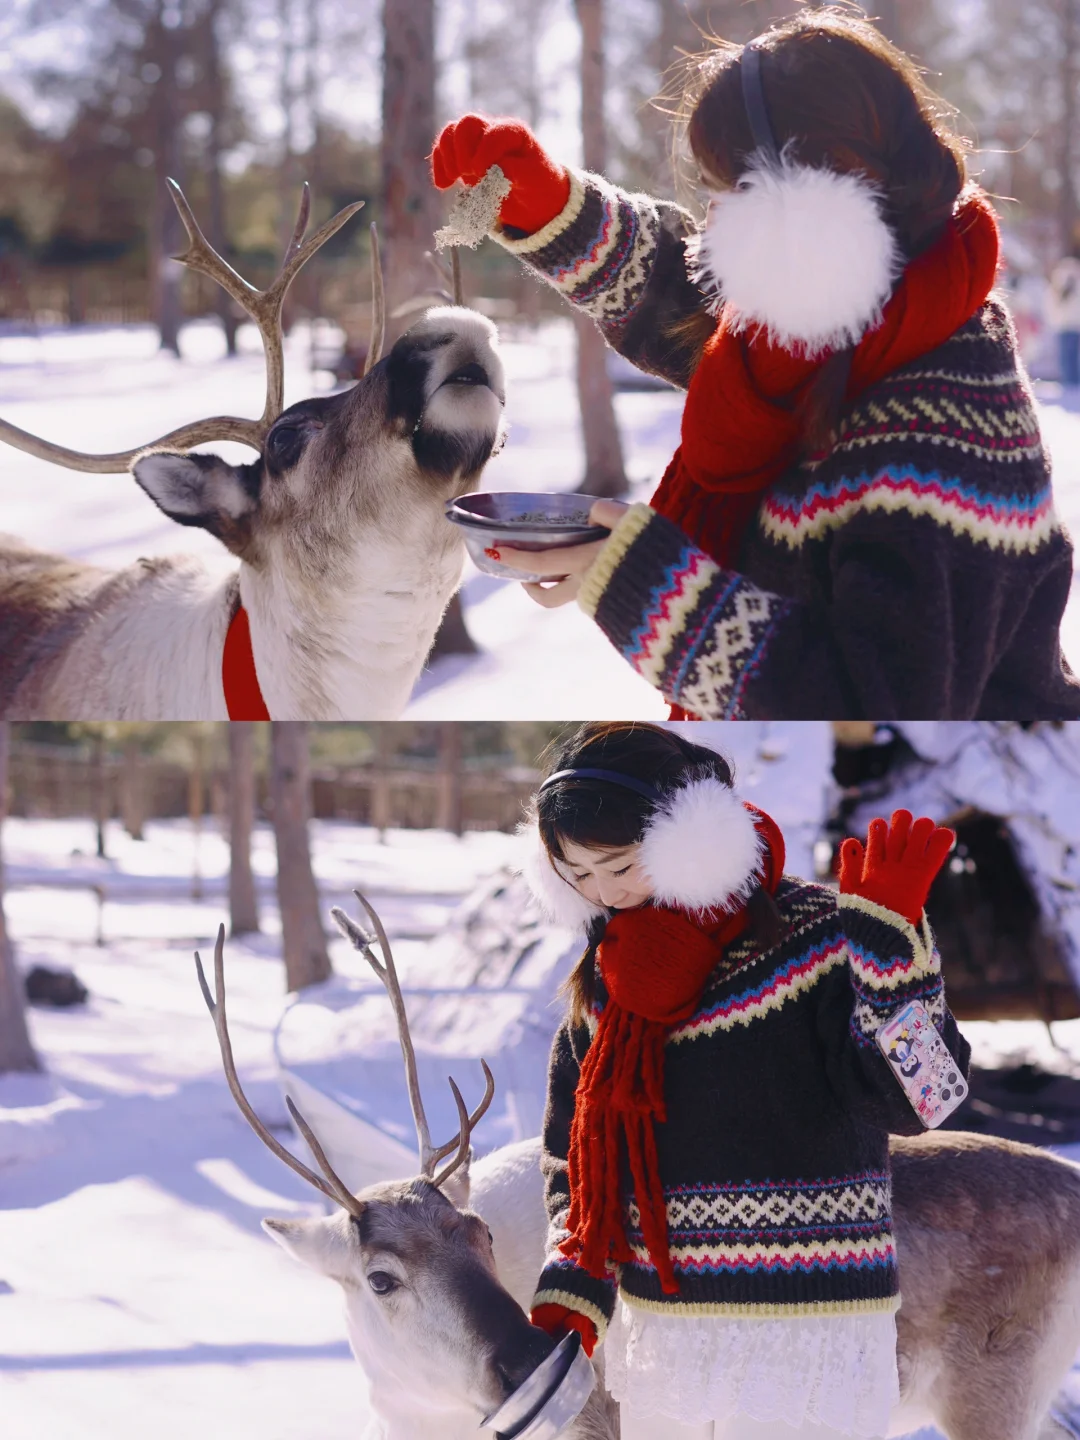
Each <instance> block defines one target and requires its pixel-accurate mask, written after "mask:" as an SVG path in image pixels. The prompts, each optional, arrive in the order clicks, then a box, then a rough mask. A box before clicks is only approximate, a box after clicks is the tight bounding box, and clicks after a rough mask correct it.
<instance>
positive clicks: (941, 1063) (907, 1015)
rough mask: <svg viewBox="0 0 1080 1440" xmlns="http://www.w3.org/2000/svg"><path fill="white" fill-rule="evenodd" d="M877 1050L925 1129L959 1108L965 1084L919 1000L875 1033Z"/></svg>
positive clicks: (898, 1012)
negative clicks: (883, 1057) (887, 1063)
mask: <svg viewBox="0 0 1080 1440" xmlns="http://www.w3.org/2000/svg"><path fill="white" fill-rule="evenodd" d="M877 1043H878V1048H879V1049H880V1051H881V1053H882V1054H883V1055H884V1056H885V1059H886V1060H887V1061H888V1062H889V1069H890V1070H891V1071H892V1072H893V1074H894V1075H895V1076H896V1078H897V1080H898V1081H899V1082H900V1085H901V1088H902V1089H903V1091H904V1094H905V1095H906V1096H907V1097H908V1099H909V1100H910V1101H911V1108H912V1109H913V1110H914V1111H915V1113H916V1115H918V1117H919V1119H920V1120H921V1121H922V1123H923V1124H924V1125H925V1126H926V1128H927V1129H928V1130H933V1129H935V1128H936V1127H937V1126H938V1125H940V1124H941V1122H942V1121H943V1120H946V1119H948V1117H949V1116H950V1115H951V1114H952V1113H953V1111H954V1110H955V1109H956V1108H957V1106H959V1105H962V1104H963V1103H964V1101H965V1100H966V1099H967V1096H968V1085H967V1081H966V1080H965V1079H964V1076H963V1073H962V1072H961V1070H960V1066H959V1065H958V1064H957V1063H956V1061H955V1060H954V1059H953V1057H952V1055H951V1054H950V1053H949V1050H948V1047H947V1046H946V1044H945V1041H944V1040H942V1038H941V1036H940V1035H939V1034H938V1032H937V1029H936V1028H935V1026H934V1022H933V1020H931V1018H930V1012H929V1011H928V1010H927V1008H926V1006H925V1005H923V1004H922V1002H921V1001H919V1000H912V1001H909V1003H908V1004H907V1005H904V1006H902V1007H901V1008H900V1009H899V1010H898V1011H897V1012H896V1014H895V1015H893V1016H892V1017H891V1018H890V1019H889V1020H888V1021H887V1022H886V1023H885V1024H884V1025H883V1026H882V1027H881V1029H880V1030H879V1031H878V1034H877Z"/></svg>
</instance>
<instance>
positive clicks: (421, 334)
mask: <svg viewBox="0 0 1080 1440" xmlns="http://www.w3.org/2000/svg"><path fill="white" fill-rule="evenodd" d="M169 183H170V186H171V193H172V196H173V200H174V201H175V203H176V206H177V208H178V210H179V212H180V215H181V218H182V220H183V222H184V226H185V228H186V230H187V234H188V245H187V248H186V250H185V251H184V253H183V254H182V255H180V256H178V257H177V258H178V259H179V260H180V261H181V262H182V263H183V264H185V265H187V266H188V267H189V268H191V269H193V270H197V271H200V272H201V273H202V274H204V275H207V276H209V277H210V278H211V279H212V280H214V281H216V282H217V283H218V284H219V285H221V286H222V288H223V289H225V290H226V291H227V292H228V294H229V295H230V296H231V297H232V298H233V299H234V300H235V301H236V302H237V304H239V305H240V307H241V308H242V309H243V310H244V311H245V312H246V313H247V314H248V315H249V316H250V317H251V319H252V320H254V322H255V323H256V325H257V326H258V328H259V332H260V334H261V336H262V339H263V345H264V349H265V352H266V400H265V404H264V407H263V413H262V415H261V416H260V418H259V419H258V420H243V419H237V418H236V417H233V416H215V417H211V418H209V419H206V420H200V421H196V422H194V423H193V424H190V425H185V426H182V427H181V428H180V429H179V430H175V431H172V432H170V433H169V434H168V435H165V436H163V437H162V438H161V439H160V440H156V441H153V442H151V443H150V444H149V445H144V446H141V447H140V448H139V449H137V450H131V451H125V452H123V453H118V454H114V455H87V454H83V453H82V452H80V451H74V450H67V449H65V448H64V447H62V446H58V445H53V444H51V443H50V442H48V441H44V440H40V439H38V438H37V437H36V436H33V435H28V434H27V433H26V432H25V431H22V430H19V429H18V428H17V427H15V426H13V425H10V424H8V423H7V422H5V421H2V420H0V440H5V441H7V443H9V444H12V445H15V446H17V447H18V448H20V449H23V450H26V451H28V452H29V453H31V454H34V455H37V456H39V457H40V458H42V459H46V460H50V461H53V462H54V463H56V464H60V465H64V466H67V467H68V468H70V469H76V470H85V471H93V472H99V473H111V472H117V471H123V470H126V469H128V468H129V467H130V468H131V469H132V470H133V472H134V475H135V479H136V480H137V482H138V483H139V485H140V486H141V487H142V488H143V489H144V490H145V491H146V492H147V494H148V495H150V496H151V498H152V499H153V500H154V501H155V502H156V503H157V504H158V505H159V506H160V507H161V509H162V510H163V511H164V512H165V513H166V514H167V515H168V516H169V517H170V518H171V519H173V520H176V521H177V522H178V523H179V524H181V525H196V526H199V527H201V528H202V529H205V530H208V531H210V533H211V534H213V535H215V536H217V538H218V539H220V540H221V541H222V543H223V544H224V545H225V546H226V547H227V548H228V549H229V550H230V551H232V553H233V554H235V555H237V556H239V557H240V558H241V559H242V560H244V561H246V562H247V563H248V564H250V565H251V566H253V567H254V568H255V569H256V570H259V569H263V568H267V567H268V566H270V565H271V564H272V563H273V562H275V561H283V560H284V561H291V562H292V570H293V571H296V572H297V573H298V574H299V575H300V577H301V578H302V579H303V577H306V576H310V577H315V578H317V580H318V581H319V583H321V584H323V585H327V584H331V585H332V584H333V583H334V581H335V579H338V578H340V576H339V575H338V574H337V572H338V571H340V570H341V569H342V566H343V563H344V562H345V560H346V557H349V558H352V557H354V556H355V552H356V547H357V543H358V540H359V537H360V536H361V535H364V536H365V537H367V538H373V531H374V532H376V534H375V536H374V538H376V539H377V540H378V541H379V542H380V543H388V544H389V545H390V549H391V551H394V550H397V551H400V549H401V547H402V546H407V545H408V544H409V543H410V541H412V542H416V541H417V540H418V539H419V533H418V529H417V523H416V522H417V518H418V517H420V518H421V520H422V521H423V522H425V523H424V529H423V536H424V540H425V541H426V542H427V543H428V544H430V529H431V520H432V517H438V519H439V520H440V521H441V520H442V513H443V507H444V504H445V502H446V501H447V500H449V499H451V498H453V497H454V496H456V495H459V494H463V493H464V492H465V491H466V490H468V489H469V488H470V487H472V486H474V485H475V482H476V479H477V477H478V475H479V473H480V471H481V470H482V468H483V466H484V464H485V463H486V461H487V460H488V458H489V457H490V455H491V454H492V452H493V450H494V448H495V446H496V444H497V443H498V441H499V439H500V435H501V429H502V410H503V405H504V402H505V389H504V380H503V367H502V362H501V360H500V358H499V355H498V349H497V340H496V333H495V328H494V326H493V325H492V324H491V322H490V321H488V320H486V319H485V318H484V317H483V316H482V315H480V314H478V313H477V312H476V311H473V310H468V309H466V308H464V307H463V306H461V305H460V304H455V305H453V306H445V307H439V308H436V309H431V310H429V311H427V312H426V313H425V314H424V315H423V317H422V318H421V319H420V320H419V321H418V322H417V324H415V325H414V326H413V327H412V328H411V329H410V330H409V331H408V333H407V334H405V335H403V336H402V337H401V339H399V340H398V341H397V343H396V344H395V345H394V347H393V349H392V350H391V351H390V354H389V355H388V356H387V357H386V359H385V360H381V361H380V355H381V351H382V347H383V339H384V334H385V302H384V297H383V287H382V273H381V267H380V265H379V249H378V237H377V234H376V232H375V227H374V226H372V227H371V230H372V261H373V264H372V286H373V316H374V319H373V327H372V339H371V344H370V346H369V351H368V361H367V366H366V369H365V374H364V378H363V379H362V380H361V381H360V382H359V383H358V384H357V385H356V386H354V387H353V388H352V389H350V390H348V391H346V392H344V393H342V394H338V395H332V396H325V397H318V398H315V399H311V400H304V401H301V402H300V403H299V404H296V405H293V406H290V408H289V409H288V410H284V411H283V409H282V405H283V395H284V356H283V336H282V323H281V315H282V308H283V306H284V303H285V296H286V293H287V291H288V289H289V286H290V285H291V284H292V281H293V280H294V279H295V278H296V275H297V274H298V273H299V271H300V269H301V267H302V266H303V265H304V264H305V263H306V262H307V261H308V260H309V259H310V258H311V256H312V255H314V254H315V252H316V251H317V250H318V249H319V248H320V247H321V246H322V245H324V244H325V243H326V241H327V240H329V239H330V237H331V236H332V235H334V234H335V233H336V232H337V231H338V230H339V229H340V228H341V227H342V225H344V224H345V222H346V221H347V220H348V219H349V218H350V217H351V216H352V215H354V214H355V213H356V211H357V210H359V209H360V208H361V204H362V202H360V203H357V204H354V205H349V206H346V208H345V209H344V210H341V211H340V212H339V213H338V214H337V215H335V216H334V217H333V219H331V220H329V221H327V223H326V224H325V225H323V226H322V227H321V229H319V230H318V231H316V233H315V234H314V235H312V236H311V237H310V238H309V239H307V240H305V239H304V236H305V233H306V230H307V224H308V216H309V211H310V195H309V191H308V187H307V186H306V185H305V186H304V190H303V199H302V201H301V207H300V215H299V218H298V220H297V223H296V227H295V230H294V232H293V237H292V240H291V241H290V244H289V246H288V249H287V250H286V253H285V258H284V260H283V262H282V266H281V269H280V271H279V273H278V275H277V277H276V279H275V280H274V282H273V283H272V284H271V285H270V286H269V287H268V288H267V289H266V290H263V291H260V290H256V289H255V288H254V287H253V286H251V285H249V284H248V283H247V282H246V281H245V280H244V279H242V278H241V276H239V275H238V274H237V273H236V271H235V270H233V269H232V267H231V266H230V265H228V264H227V263H226V261H225V260H224V259H222V257H221V256H220V255H219V254H218V253H217V252H216V251H215V250H214V249H213V247H212V246H211V245H210V244H209V242H208V241H207V240H206V237H205V236H204V235H203V233H202V231H201V230H200V228H199V226H198V223H197V221H196V220H195V217H194V215H193V214H192V211H191V208H190V206H189V205H188V202H187V200H186V199H185V198H184V195H183V193H182V192H181V190H180V189H179V187H178V186H177V185H175V184H174V183H173V182H171V181H170V182H169ZM210 440H236V441H240V442H242V443H243V444H246V445H249V446H251V447H252V448H253V449H255V450H257V451H258V452H259V453H258V459H257V460H255V461H252V462H251V463H250V464H246V465H231V464H229V463H228V462H226V461H224V460H222V459H220V458H219V457H217V456H216V455H207V454H189V453H186V452H187V450H188V448H189V447H190V446H193V445H197V444H200V443H203V442H206V441H210ZM437 529H438V533H439V538H440V542H441V545H442V547H443V548H444V549H446V550H451V549H452V550H454V552H455V554H457V553H459V550H460V547H459V546H458V543H457V533H456V531H455V530H454V528H453V527H452V526H451V525H449V524H448V523H445V522H443V523H440V524H439V526H438V527H437ZM459 568H460V566H459Z"/></svg>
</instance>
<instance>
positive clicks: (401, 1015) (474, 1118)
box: [330, 890, 495, 1186]
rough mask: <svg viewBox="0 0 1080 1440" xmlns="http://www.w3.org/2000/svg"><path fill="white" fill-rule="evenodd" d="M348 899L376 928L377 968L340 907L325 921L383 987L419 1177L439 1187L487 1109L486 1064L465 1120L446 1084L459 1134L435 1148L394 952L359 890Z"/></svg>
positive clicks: (490, 1085) (490, 1093) (367, 941)
mask: <svg viewBox="0 0 1080 1440" xmlns="http://www.w3.org/2000/svg"><path fill="white" fill-rule="evenodd" d="M353 894H354V895H355V896H356V898H357V900H359V901H360V904H361V905H362V906H363V907H364V909H365V910H366V911H367V915H368V919H369V920H370V921H371V923H372V925H373V926H374V928H375V936H374V938H375V939H376V940H377V941H378V944H379V949H380V950H381V951H382V953H383V959H382V963H380V961H379V959H378V957H377V956H376V955H375V954H373V952H372V949H371V941H372V937H371V936H370V935H368V934H366V932H365V931H363V930H362V929H361V928H360V926H359V925H357V923H356V921H355V920H353V919H351V918H350V917H349V916H348V915H346V913H345V911H344V910H342V909H341V908H340V906H337V905H334V906H333V907H332V908H331V910H330V915H331V917H332V919H333V920H334V923H335V924H336V925H337V927H338V929H339V930H340V931H341V933H342V934H343V935H344V936H345V938H346V939H347V940H348V941H349V942H350V943H351V945H352V947H353V949H354V950H359V952H360V953H361V955H363V957H364V959H365V960H366V961H367V962H368V964H369V965H370V966H371V968H372V969H373V970H374V971H375V974H376V975H377V976H378V977H379V979H380V980H381V981H382V983H383V984H384V985H385V986H386V993H387V994H388V995H389V996H390V1003H391V1005H392V1006H393V1007H394V1015H395V1017H396V1018H397V1027H398V1040H399V1041H400V1042H401V1053H402V1056H403V1057H404V1060H405V1077H406V1081H407V1083H408V1087H409V1104H410V1105H411V1106H412V1113H413V1121H414V1123H415V1125H416V1138H417V1140H418V1142H419V1145H420V1174H421V1175H423V1176H424V1178H425V1179H427V1180H430V1181H431V1183H432V1184H433V1185H436V1186H439V1185H442V1184H443V1183H444V1182H445V1181H446V1180H449V1178H450V1176H451V1175H452V1174H453V1173H454V1171H455V1170H457V1168H458V1167H459V1166H460V1165H462V1164H463V1163H464V1162H465V1160H466V1159H467V1158H468V1155H469V1141H470V1139H471V1137H472V1132H473V1130H475V1128H476V1126H477V1125H478V1124H479V1122H480V1120H481V1119H483V1117H484V1115H485V1114H486V1113H487V1109H488V1106H489V1105H490V1104H491V1101H492V1099H493V1097H494V1095H495V1077H494V1076H493V1075H492V1073H491V1071H490V1070H489V1069H488V1065H487V1061H486V1060H481V1061H480V1064H481V1065H482V1066H483V1070H484V1079H485V1082H486V1088H485V1091H484V1098H483V1099H482V1100H481V1101H480V1104H479V1105H478V1106H477V1107H476V1109H475V1110H474V1111H473V1113H472V1114H471V1115H470V1114H469V1111H468V1107H467V1106H466V1104H465V1101H464V1100H463V1099H462V1097H461V1091H460V1090H459V1089H458V1087H457V1085H456V1084H455V1083H454V1081H453V1079H451V1080H450V1089H451V1090H452V1091H453V1092H454V1102H455V1104H456V1105H457V1110H458V1119H459V1121H460V1126H459V1129H458V1133H457V1134H456V1135H455V1136H454V1138H453V1139H452V1140H448V1141H447V1142H446V1144H445V1145H440V1146H438V1147H436V1146H433V1145H432V1143H431V1131H430V1130H429V1128H428V1122H427V1116H426V1115H425V1113H424V1102H423V1099H422V1098H421V1095H420V1077H419V1075H418V1074H417V1070H416V1052H415V1051H414V1049H413V1043H412V1036H411V1035H410V1034H409V1020H408V1016H407V1015H406V1013H405V1000H404V997H403V996H402V993H401V983H400V981H399V980H398V975H397V967H396V966H395V965H394V955H393V951H392V950H391V949H390V941H389V940H388V939H387V938H386V931H385V930H384V929H383V923H382V921H381V920H380V919H379V917H378V915H377V913H376V912H375V910H374V908H373V907H372V906H371V905H370V904H369V903H368V902H367V900H365V898H364V896H363V895H362V894H361V893H360V891H359V890H354V891H353ZM453 1150H456V1151H457V1154H456V1155H455V1156H454V1158H453V1159H452V1160H451V1161H450V1163H449V1164H448V1165H446V1166H444V1168H443V1169H442V1170H441V1171H440V1172H439V1173H438V1175H436V1174H435V1167H436V1165H438V1163H439V1161H440V1160H445V1159H446V1157H447V1155H449V1154H450V1152H451V1151H453Z"/></svg>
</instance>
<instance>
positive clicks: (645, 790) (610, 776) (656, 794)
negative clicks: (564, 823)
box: [536, 769, 660, 800]
mask: <svg viewBox="0 0 1080 1440" xmlns="http://www.w3.org/2000/svg"><path fill="white" fill-rule="evenodd" d="M559 780H606V781H607V783H608V784H609V785H621V786H622V787H623V789H624V790H634V791H636V793H637V794H638V795H644V797H645V799H646V800H659V799H660V791H659V790H657V788H656V786H655V785H650V784H649V782H648V781H647V780H638V779H636V778H635V777H634V776H633V775H623V774H622V773H621V772H620V771H618V770H589V769H580V770H578V769H575V770H556V771H555V774H554V775H549V776H548V777H547V779H546V780H544V781H543V782H542V783H541V786H540V789H539V790H538V791H537V792H536V793H537V794H538V795H539V794H540V793H541V791H544V790H546V789H547V788H548V786H549V785H554V784H555V783H556V782H557V781H559Z"/></svg>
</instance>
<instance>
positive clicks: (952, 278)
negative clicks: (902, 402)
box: [651, 190, 1001, 566]
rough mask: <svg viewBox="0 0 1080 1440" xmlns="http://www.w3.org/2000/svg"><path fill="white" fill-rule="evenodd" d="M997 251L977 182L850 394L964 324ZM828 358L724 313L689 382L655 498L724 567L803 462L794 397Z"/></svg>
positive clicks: (868, 352)
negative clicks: (675, 445)
mask: <svg viewBox="0 0 1080 1440" xmlns="http://www.w3.org/2000/svg"><path fill="white" fill-rule="evenodd" d="M1000 250H1001V237H1000V234H999V231H998V223H997V217H996V216H995V214H994V212H993V210H992V208H991V206H990V202H989V200H987V198H986V196H985V195H984V194H983V193H982V192H981V191H978V190H973V191H971V192H969V193H967V194H965V196H964V198H963V200H962V201H961V203H960V204H959V205H958V206H957V209H956V211H955V212H954V214H953V216H952V218H951V220H950V221H949V223H948V224H947V226H946V227H945V232H944V234H943V235H942V237H941V239H940V240H939V241H938V242H937V244H936V245H934V246H933V247H932V248H931V249H930V250H927V251H926V252H925V253H924V254H923V255H920V256H919V257H918V258H917V259H915V260H913V261H912V262H911V264H910V265H908V267H907V269H906V270H905V271H904V274H903V276H902V277H901V279H900V281H899V283H898V285H897V287H896V290H895V291H894V292H893V295H892V297H891V299H890V300H889V301H888V303H887V304H886V306H885V311H884V317H883V319H882V322H881V324H880V325H878V326H877V328H876V329H874V330H872V331H870V332H869V333H868V334H867V335H865V336H864V337H863V339H862V340H861V341H860V343H859V345H858V347H857V348H856V350H855V356H854V361H853V363H852V367H851V377H850V380H849V382H848V387H847V392H846V394H847V398H848V400H852V399H854V398H855V397H856V396H857V395H859V394H861V393H862V391H864V390H866V389H868V388H869V387H870V386H871V385H874V384H876V383H877V382H878V381H879V380H882V379H884V377H885V376H886V375H888V374H890V373H891V372H892V371H894V370H898V369H899V368H900V367H901V366H903V365H909V364H911V362H912V361H913V360H917V359H918V358H919V356H920V355H925V354H927V353H928V352H929V351H931V350H935V349H937V347H938V346H939V345H943V344H944V343H945V341H946V340H947V339H948V338H949V336H950V335H952V334H954V333H955V331H957V330H958V329H959V328H960V326H961V325H963V324H965V323H966V322H967V321H968V320H970V319H971V317H972V316H973V315H974V314H976V313H977V312H978V311H979V310H980V309H981V308H982V306H983V305H984V304H985V303H986V299H987V296H988V295H989V294H990V291H991V289H992V288H993V284H994V278H995V276H996V274H997V268H998V260H999V256H1000ZM823 362H824V357H818V358H817V359H814V360H807V359H805V358H804V357H800V356H798V355H794V354H793V353H792V352H791V351H790V350H784V349H781V348H780V347H779V346H777V345H773V344H770V342H769V340H768V339H767V338H766V336H765V334H764V332H762V331H757V332H754V333H753V334H750V335H747V334H736V333H734V332H733V331H732V329H731V317H730V315H729V314H727V313H725V312H724V311H721V314H720V318H719V321H718V322H717V326H716V330H715V331H714V332H713V335H712V337H711V338H710V339H709V341H708V342H707V344H706V346H705V350H704V352H703V354H702V357H701V360H700V362H699V363H698V367H697V369H696V370H695V372H694V376H693V379H692V380H691V381H690V388H689V390H688V392H687V396H686V407H685V409H684V411H683V420H682V444H681V445H680V447H679V449H678V450H677V451H676V452H675V457H674V459H673V460H672V462H671V464H670V465H669V466H668V469H667V472H666V474H665V475H664V478H663V480H662V481H661V482H660V487H659V489H658V490H657V492H656V494H655V495H654V496H653V498H652V501H651V504H652V507H653V509H654V510H658V511H659V512H660V514H661V515H666V516H667V518H668V519H669V520H671V521H672V522H673V523H674V524H676V525H678V527H679V528H680V530H682V531H684V532H685V533H686V534H687V535H689V537H690V538H691V539H692V540H693V541H694V543H695V544H696V545H698V546H699V547H700V548H701V549H702V550H704V551H705V552H706V553H707V554H709V555H711V556H712V557H713V558H714V559H715V560H716V561H718V563H719V564H721V565H725V566H729V565H733V564H734V563H735V561H736V558H737V556H738V551H739V545H740V542H741V540H742V537H743V535H744V533H745V531H746V529H747V527H748V525H749V524H750V522H751V520H753V518H754V515H755V514H756V512H757V509H758V505H759V504H760V501H761V495H762V492H763V491H764V490H766V489H768V487H769V486H770V485H771V484H772V483H773V482H774V481H775V480H777V479H778V478H779V477H780V476H781V475H782V474H784V472H785V471H786V470H788V469H790V468H791V466H792V465H793V464H795V463H796V462H797V461H798V458H799V440H800V428H801V426H800V418H799V414H798V407H799V402H800V400H801V399H802V398H803V397H804V396H805V395H806V392H807V390H808V388H809V386H810V384H811V383H812V381H813V379H814V377H815V376H816V375H817V373H818V371H819V370H820V368H821V366H822V364H823Z"/></svg>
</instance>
